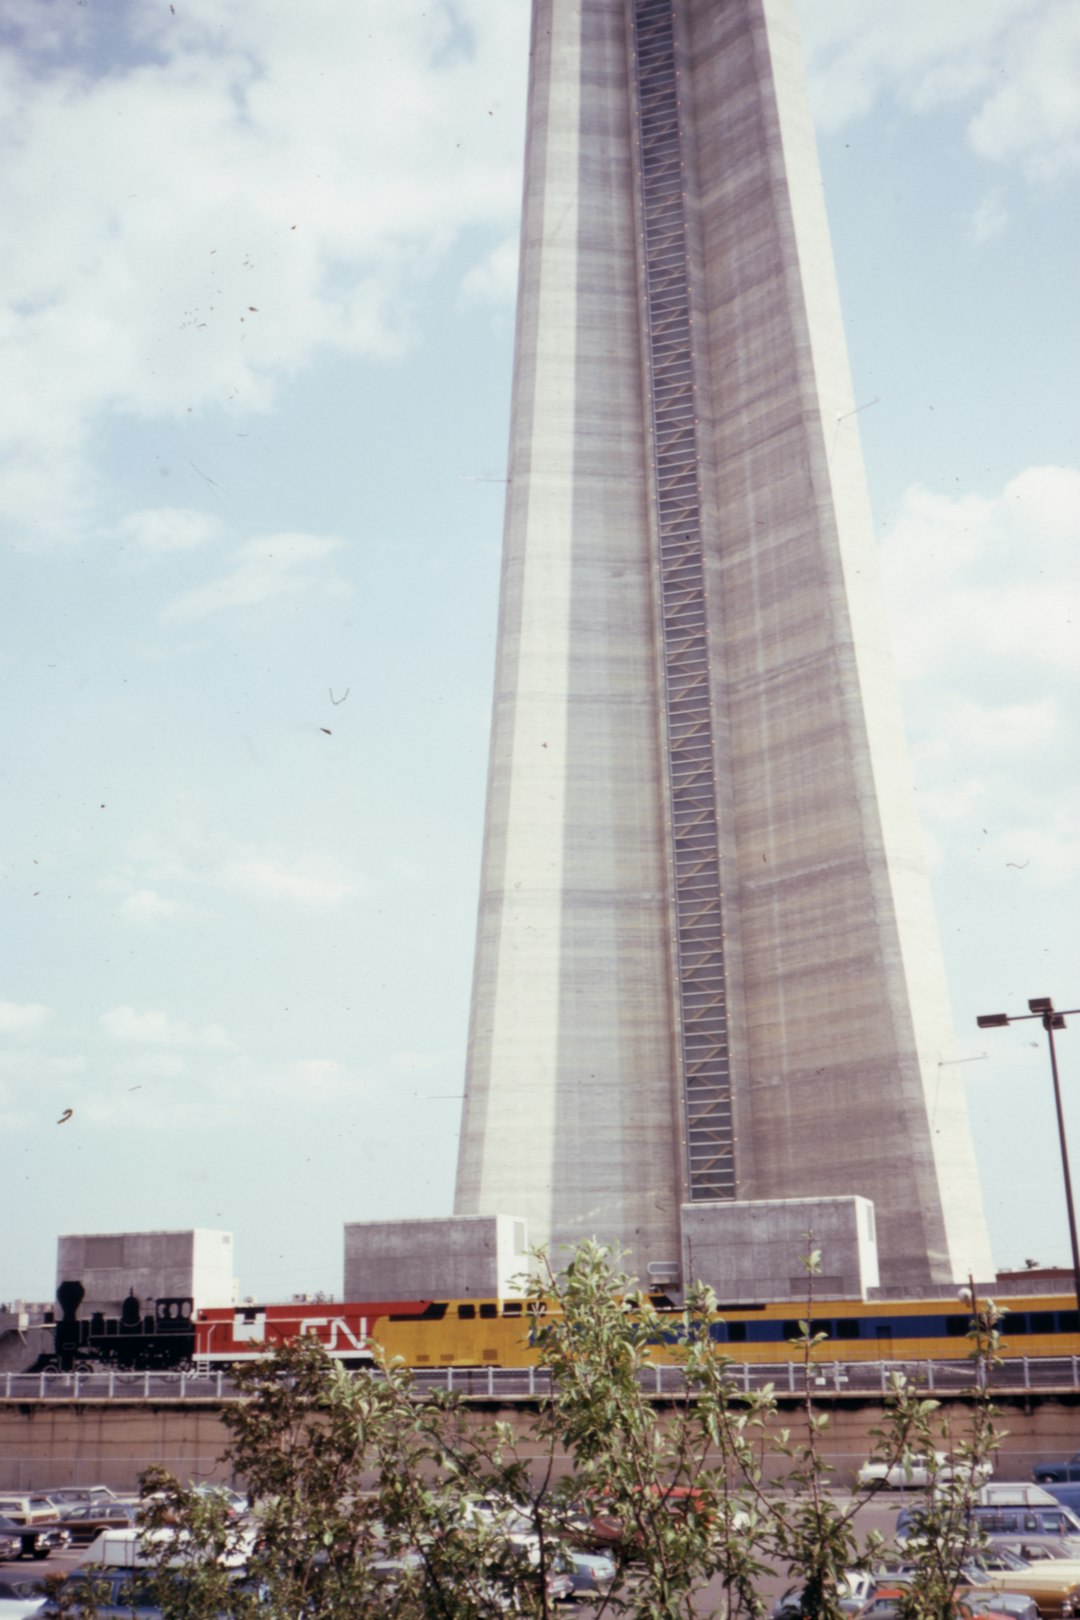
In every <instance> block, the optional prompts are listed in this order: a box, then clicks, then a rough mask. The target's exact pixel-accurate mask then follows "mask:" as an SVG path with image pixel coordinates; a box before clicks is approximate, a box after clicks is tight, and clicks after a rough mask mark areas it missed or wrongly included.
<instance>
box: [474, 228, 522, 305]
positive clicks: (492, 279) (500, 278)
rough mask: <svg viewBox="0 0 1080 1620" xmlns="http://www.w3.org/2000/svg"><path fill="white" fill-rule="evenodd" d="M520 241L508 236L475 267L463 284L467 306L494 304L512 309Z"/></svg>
mask: <svg viewBox="0 0 1080 1620" xmlns="http://www.w3.org/2000/svg"><path fill="white" fill-rule="evenodd" d="M517 282H518V238H517V236H516V235H515V236H508V237H507V238H506V240H505V242H500V243H499V244H498V246H497V247H494V248H492V250H491V252H490V253H488V254H487V255H486V256H485V257H484V258H483V259H481V260H480V262H479V264H474V265H473V267H472V269H471V270H470V271H469V272H468V273H467V275H466V276H465V279H464V281H463V282H462V283H461V295H462V301H463V302H464V303H465V304H467V305H468V304H492V305H495V306H496V307H501V308H503V309H513V307H514V304H515V302H516V301H517Z"/></svg>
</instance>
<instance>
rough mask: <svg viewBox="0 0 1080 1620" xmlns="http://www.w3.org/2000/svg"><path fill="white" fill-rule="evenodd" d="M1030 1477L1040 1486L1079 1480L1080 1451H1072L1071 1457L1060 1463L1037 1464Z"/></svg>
mask: <svg viewBox="0 0 1080 1620" xmlns="http://www.w3.org/2000/svg"><path fill="white" fill-rule="evenodd" d="M1031 1477H1032V1479H1033V1480H1035V1481H1036V1482H1037V1483H1042V1484H1046V1483H1048V1482H1049V1483H1055V1482H1057V1481H1060V1480H1066V1479H1077V1480H1080V1451H1074V1452H1073V1454H1072V1456H1071V1457H1063V1458H1061V1460H1060V1461H1054V1460H1051V1461H1050V1462H1037V1463H1036V1464H1035V1466H1034V1468H1033V1469H1032V1470H1031Z"/></svg>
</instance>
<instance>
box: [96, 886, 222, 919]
mask: <svg viewBox="0 0 1080 1620" xmlns="http://www.w3.org/2000/svg"><path fill="white" fill-rule="evenodd" d="M118 910H119V912H120V915H121V916H122V917H126V918H127V919H128V921H129V922H136V923H159V922H178V921H184V920H185V919H188V918H193V917H204V916H206V911H205V909H204V908H203V907H202V906H193V905H191V904H190V903H189V902H188V901H186V900H170V899H168V898H167V897H166V896H164V895H160V894H158V892H157V890H156V889H136V890H134V891H133V893H131V894H129V895H128V896H127V898H126V899H125V900H123V901H121V903H120V906H119V907H118Z"/></svg>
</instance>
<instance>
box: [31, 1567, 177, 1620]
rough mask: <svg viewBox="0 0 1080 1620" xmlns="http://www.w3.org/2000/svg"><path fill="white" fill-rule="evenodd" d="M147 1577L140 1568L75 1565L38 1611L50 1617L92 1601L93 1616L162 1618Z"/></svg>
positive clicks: (137, 1619) (45, 1619) (133, 1619)
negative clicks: (98, 1567) (91, 1567)
mask: <svg viewBox="0 0 1080 1620" xmlns="http://www.w3.org/2000/svg"><path fill="white" fill-rule="evenodd" d="M147 1581H148V1577H147V1574H146V1571H145V1570H139V1569H124V1568H122V1567H120V1566H117V1567H116V1568H113V1569H89V1568H87V1569H74V1570H72V1572H71V1574H70V1575H69V1576H68V1577H67V1579H66V1580H65V1581H64V1583H63V1585H62V1586H61V1587H60V1589H59V1591H58V1592H57V1593H56V1594H55V1595H54V1596H53V1597H50V1598H48V1599H47V1600H46V1602H45V1605H44V1607H43V1608H41V1609H40V1610H39V1611H38V1613H39V1614H40V1615H41V1616H42V1620H52V1617H54V1616H56V1617H63V1616H65V1615H69V1614H70V1613H71V1612H72V1610H73V1609H74V1610H75V1611H76V1612H77V1611H79V1610H81V1609H83V1608H86V1609H89V1608H90V1607H91V1605H92V1608H93V1614H94V1617H95V1620H161V1616H162V1610H161V1605H160V1603H159V1602H158V1599H157V1596H156V1595H155V1593H154V1591H153V1589H152V1587H150V1586H149V1585H148V1584H147ZM0 1620H3V1611H2V1610H0Z"/></svg>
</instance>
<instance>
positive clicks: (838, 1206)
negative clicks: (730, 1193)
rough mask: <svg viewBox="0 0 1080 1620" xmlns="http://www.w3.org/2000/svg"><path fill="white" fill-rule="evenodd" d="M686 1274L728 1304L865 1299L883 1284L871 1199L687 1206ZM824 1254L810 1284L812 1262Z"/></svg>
mask: <svg viewBox="0 0 1080 1620" xmlns="http://www.w3.org/2000/svg"><path fill="white" fill-rule="evenodd" d="M682 1229H683V1276H684V1277H685V1278H686V1281H687V1283H688V1284H691V1283H693V1282H695V1281H697V1280H698V1279H699V1278H700V1279H704V1280H707V1281H708V1282H710V1283H711V1284H712V1286H713V1287H714V1288H715V1289H716V1293H717V1298H718V1300H719V1303H720V1308H721V1310H722V1309H723V1307H724V1303H725V1301H732V1302H734V1301H739V1302H746V1301H761V1302H763V1303H764V1302H768V1301H769V1300H777V1299H791V1300H796V1301H799V1302H800V1303H801V1304H802V1305H803V1307H804V1311H805V1305H806V1301H807V1299H808V1296H810V1295H811V1293H812V1296H813V1297H814V1298H817V1299H867V1298H868V1297H869V1293H870V1290H871V1289H874V1288H877V1286H878V1284H879V1282H880V1275H879V1270H878V1256H877V1239H876V1222H875V1219H874V1206H873V1204H872V1203H870V1201H869V1199H866V1198H781V1199H764V1198H761V1199H753V1200H751V1201H750V1202H749V1203H743V1202H742V1201H741V1200H739V1199H729V1200H728V1201H727V1202H723V1203H721V1202H716V1203H711V1204H710V1203H705V1202H700V1201H699V1202H698V1203H696V1204H684V1205H683V1209H682ZM812 1251H816V1252H817V1253H818V1254H820V1257H821V1259H820V1269H819V1270H818V1271H817V1272H816V1273H814V1275H813V1280H812V1282H811V1278H810V1273H809V1272H808V1270H807V1261H808V1258H809V1256H810V1253H811V1252H812Z"/></svg>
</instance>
